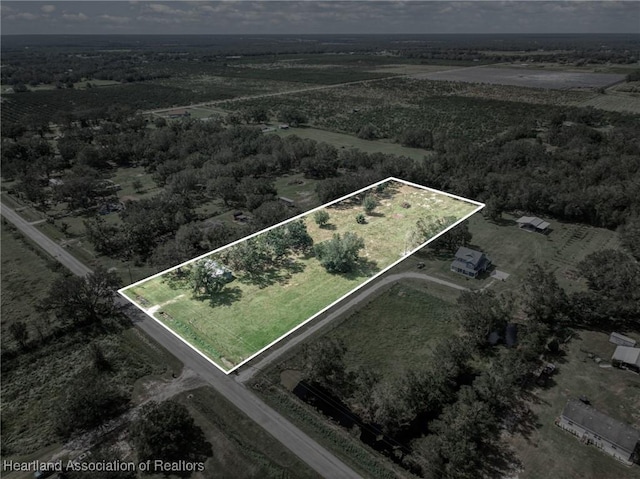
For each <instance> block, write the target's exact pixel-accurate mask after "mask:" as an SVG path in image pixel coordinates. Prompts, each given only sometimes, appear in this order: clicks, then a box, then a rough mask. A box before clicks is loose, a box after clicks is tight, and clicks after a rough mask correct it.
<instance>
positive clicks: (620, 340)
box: [609, 333, 636, 348]
mask: <svg viewBox="0 0 640 479" xmlns="http://www.w3.org/2000/svg"><path fill="white" fill-rule="evenodd" d="M609 342H610V343H613V344H617V345H618V346H629V347H631V348H633V347H634V346H635V345H636V340H635V339H633V338H630V337H629V336H625V335H624V334H620V333H611V335H610V336H609Z"/></svg>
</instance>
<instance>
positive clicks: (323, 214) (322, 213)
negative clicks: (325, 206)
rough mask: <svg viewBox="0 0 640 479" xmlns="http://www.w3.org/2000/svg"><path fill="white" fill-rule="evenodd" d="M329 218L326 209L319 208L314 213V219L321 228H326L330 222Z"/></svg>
mask: <svg viewBox="0 0 640 479" xmlns="http://www.w3.org/2000/svg"><path fill="white" fill-rule="evenodd" d="M329 218H330V216H329V213H327V211H326V210H319V211H316V212H315V213H314V214H313V219H314V221H315V222H316V224H317V225H318V226H319V227H320V228H324V227H325V226H326V225H327V223H329Z"/></svg>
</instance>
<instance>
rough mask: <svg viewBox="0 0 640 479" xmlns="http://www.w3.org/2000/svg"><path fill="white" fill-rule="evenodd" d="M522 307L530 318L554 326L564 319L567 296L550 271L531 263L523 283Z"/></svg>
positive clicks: (566, 309) (566, 310) (567, 304)
mask: <svg viewBox="0 0 640 479" xmlns="http://www.w3.org/2000/svg"><path fill="white" fill-rule="evenodd" d="M522 301H523V303H522V308H523V310H524V312H525V313H526V315H527V317H528V318H529V319H530V320H533V321H538V322H540V323H544V324H546V325H547V326H549V327H551V328H556V327H557V326H559V325H560V323H561V322H562V321H563V320H565V319H566V315H567V312H568V306H569V302H568V298H567V295H566V293H565V292H564V290H563V289H562V288H561V287H560V285H558V282H557V280H556V277H555V275H554V274H553V272H552V271H546V270H545V268H543V267H542V266H540V265H539V264H534V265H532V266H531V267H530V268H529V270H528V271H527V278H526V280H525V281H524V283H523V297H522Z"/></svg>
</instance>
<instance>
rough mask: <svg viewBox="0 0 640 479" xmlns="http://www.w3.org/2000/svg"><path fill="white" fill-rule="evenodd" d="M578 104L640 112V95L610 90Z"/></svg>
mask: <svg viewBox="0 0 640 479" xmlns="http://www.w3.org/2000/svg"><path fill="white" fill-rule="evenodd" d="M576 106H582V107H587V106H591V107H594V108H598V109H600V110H607V111H618V112H622V113H635V114H638V113H640V96H639V95H638V94H637V93H635V94H634V93H625V92H619V91H617V92H610V93H607V94H604V95H603V94H601V95H598V96H596V97H594V98H590V99H588V100H585V101H582V102H580V103H578V104H577V105H576Z"/></svg>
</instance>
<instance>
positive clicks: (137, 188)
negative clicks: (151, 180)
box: [131, 178, 144, 193]
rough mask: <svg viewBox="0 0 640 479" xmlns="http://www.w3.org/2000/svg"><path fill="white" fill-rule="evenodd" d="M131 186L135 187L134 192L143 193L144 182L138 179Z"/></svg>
mask: <svg viewBox="0 0 640 479" xmlns="http://www.w3.org/2000/svg"><path fill="white" fill-rule="evenodd" d="M131 186H132V187H133V189H134V191H135V192H136V193H142V191H143V188H144V187H143V185H142V181H140V178H136V179H134V180H133V181H132V182H131Z"/></svg>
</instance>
